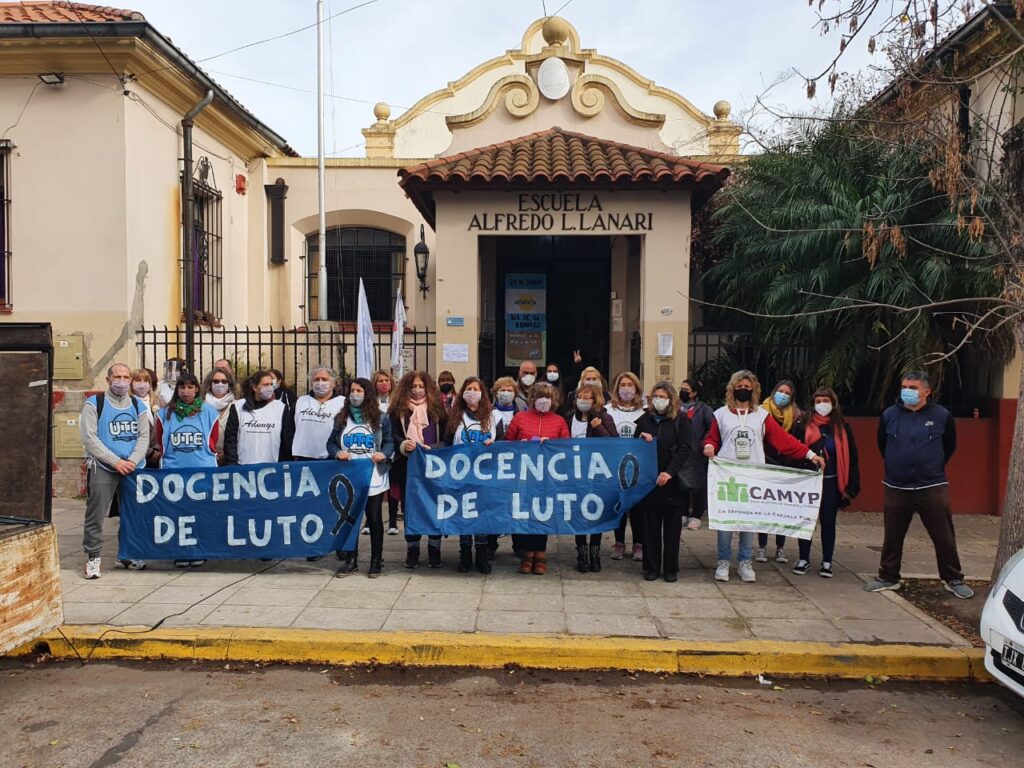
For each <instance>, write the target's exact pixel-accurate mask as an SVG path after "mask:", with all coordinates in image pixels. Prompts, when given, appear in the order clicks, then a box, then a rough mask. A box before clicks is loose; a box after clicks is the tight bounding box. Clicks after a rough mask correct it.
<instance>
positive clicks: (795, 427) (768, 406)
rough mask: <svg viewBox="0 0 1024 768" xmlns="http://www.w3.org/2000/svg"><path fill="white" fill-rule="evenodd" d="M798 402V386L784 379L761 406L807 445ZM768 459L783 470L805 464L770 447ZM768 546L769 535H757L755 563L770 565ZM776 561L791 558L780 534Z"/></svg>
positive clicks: (784, 540)
mask: <svg viewBox="0 0 1024 768" xmlns="http://www.w3.org/2000/svg"><path fill="white" fill-rule="evenodd" d="M795 400H796V385H795V384H794V383H793V382H792V381H790V380H789V379H783V380H782V381H780V382H779V383H778V384H776V385H775V388H774V389H773V390H772V391H771V394H770V395H768V397H766V398H765V400H764V402H763V403H761V407H762V408H764V409H765V410H766V411H768V413H770V414H771V416H772V418H773V419H774V420H775V423H776V424H778V425H779V426H780V427H782V429H783V431H785V432H788V433H789V434H791V435H792V436H793V437H795V438H796V439H797V440H799V441H800V442H803V440H804V414H803V412H802V411H801V410H800V409H799V408H797V406H796V403H795V402H794V401H795ZM764 457H765V459H766V461H767V463H768V464H775V465H778V466H783V467H785V466H796V467H799V466H800V465H802V464H804V462H802V461H799V462H792V461H787V460H786V458H785V457H784V456H781V455H780V454H779V452H778V451H776V450H775V449H774V448H772V447H771V446H770V445H768V446H765V449H764ZM767 546H768V534H767V533H759V534H757V549H756V550H754V560H756V561H757V562H759V563H767V562H768V552H767V550H766V547H767ZM775 562H776V563H788V562H789V559H788V558H787V557H786V537H785V536H781V535H778V534H776V536H775Z"/></svg>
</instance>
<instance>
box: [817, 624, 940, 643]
mask: <svg viewBox="0 0 1024 768" xmlns="http://www.w3.org/2000/svg"><path fill="white" fill-rule="evenodd" d="M833 623H834V624H835V625H836V626H837V627H838V628H839V629H840V630H842V631H843V632H844V633H845V634H846V635H847V636H848V637H849V638H850V639H851V640H853V641H854V642H857V643H928V644H932V645H948V640H947V639H946V637H945V636H943V635H941V634H939V633H938V632H936V631H935V630H933V629H932V628H931V627H929V626H927V625H926V624H923V623H921V622H920V621H917V620H916V619H913V618H910V617H907V618H906V619H905V620H903V621H881V620H875V619H837V620H836V621H835V622H833Z"/></svg>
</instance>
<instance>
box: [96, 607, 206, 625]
mask: <svg viewBox="0 0 1024 768" xmlns="http://www.w3.org/2000/svg"><path fill="white" fill-rule="evenodd" d="M215 607H216V606H213V605H204V604H200V605H195V606H189V605H187V604H177V603H136V604H135V605H133V606H131V607H130V608H128V609H127V610H125V611H123V612H121V613H119V614H118V615H117V616H115V617H114V618H113V619H111V621H110V623H111V624H116V625H118V626H123V627H127V626H144V627H151V626H153V625H154V624H156V623H157V622H159V621H160V620H161V619H163V620H164V621H163V623H162V624H161V625H160V626H161V627H194V626H196V625H197V624H199V623H201V622H202V620H203V619H205V618H206V617H207V616H208V615H209V614H210V613H211V612H212V611H213V609H214V608H215ZM172 614H180V615H178V616H174V615H172Z"/></svg>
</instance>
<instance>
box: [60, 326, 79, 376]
mask: <svg viewBox="0 0 1024 768" xmlns="http://www.w3.org/2000/svg"><path fill="white" fill-rule="evenodd" d="M53 378H55V379H82V378H85V337H84V336H83V335H82V334H80V333H73V334H57V336H56V337H55V338H54V344H53Z"/></svg>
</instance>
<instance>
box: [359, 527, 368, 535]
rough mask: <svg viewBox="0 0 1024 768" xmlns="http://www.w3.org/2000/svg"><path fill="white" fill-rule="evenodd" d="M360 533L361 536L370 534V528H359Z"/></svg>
mask: <svg viewBox="0 0 1024 768" xmlns="http://www.w3.org/2000/svg"><path fill="white" fill-rule="evenodd" d="M360 533H361V534H363V536H369V535H370V529H369V528H363V530H361V531H360Z"/></svg>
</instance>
